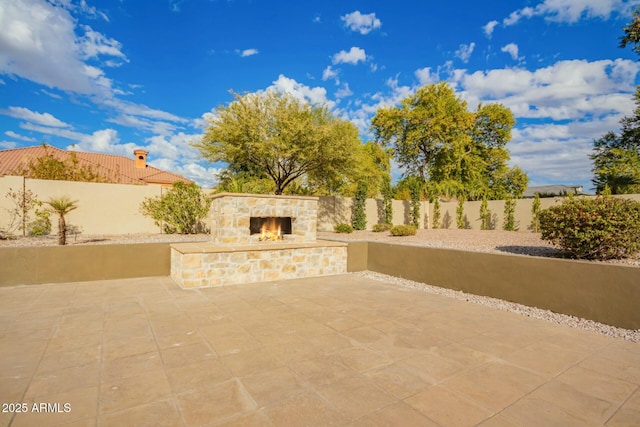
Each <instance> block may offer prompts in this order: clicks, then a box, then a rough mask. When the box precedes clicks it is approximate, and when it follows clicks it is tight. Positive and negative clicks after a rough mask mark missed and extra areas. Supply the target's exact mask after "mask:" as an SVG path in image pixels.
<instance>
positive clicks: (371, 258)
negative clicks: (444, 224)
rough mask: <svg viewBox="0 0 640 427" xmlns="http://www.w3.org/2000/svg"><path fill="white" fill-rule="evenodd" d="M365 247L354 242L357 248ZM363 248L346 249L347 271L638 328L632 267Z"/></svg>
mask: <svg viewBox="0 0 640 427" xmlns="http://www.w3.org/2000/svg"><path fill="white" fill-rule="evenodd" d="M349 249H350V250H351V246H349ZM364 249H365V248H364V246H363V245H362V244H361V243H359V248H358V252H361V251H363V250H364ZM366 250H367V252H366V257H365V256H364V255H363V254H358V255H357V256H353V257H352V256H351V254H350V260H351V264H350V267H351V269H350V271H358V270H364V269H365V265H366V269H367V270H371V271H375V272H379V273H383V274H388V275H390V276H395V277H401V278H405V279H409V280H414V281H417V282H421V283H427V284H429V285H434V286H440V287H443V288H448V289H453V290H459V291H463V292H467V293H470V294H475V295H483V296H488V297H493V298H498V299H502V300H506V301H512V302H516V303H520V304H523V305H527V306H531V307H537V308H541V309H547V310H551V311H554V312H557V313H563V314H568V315H571V316H577V317H582V318H585V319H590V320H595V321H597V322H601V323H604V324H607V325H613V326H618V327H621V328H627V329H640V310H639V309H638V301H640V268H637V267H631V266H624V265H615V264H602V263H594V262H587V261H574V260H565V259H555V258H543V257H533V256H526V255H512V254H495V253H484V252H469V251H461V250H454V249H441V248H428V247H418V246H407V245H400V244H389V243H377V242H368V244H367V247H366ZM365 258H366V262H365V260H364V259H365Z"/></svg>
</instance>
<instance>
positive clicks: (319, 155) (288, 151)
mask: <svg viewBox="0 0 640 427" xmlns="http://www.w3.org/2000/svg"><path fill="white" fill-rule="evenodd" d="M234 96H235V101H233V102H231V103H230V104H229V105H227V106H220V107H218V108H217V109H216V111H215V114H213V115H212V117H213V118H212V119H211V120H210V121H209V127H208V129H207V130H206V132H205V135H204V137H203V138H202V140H201V141H200V142H198V143H196V144H195V147H197V148H198V149H199V150H200V153H201V155H202V156H203V157H204V158H206V159H208V160H210V161H212V162H218V161H224V162H226V163H227V164H228V165H229V168H230V170H232V171H236V172H238V171H244V172H246V173H248V174H250V175H251V176H256V177H260V178H262V177H268V178H269V179H271V180H272V181H273V183H274V192H275V193H276V194H282V193H283V192H284V190H285V189H286V188H287V186H289V185H290V184H291V183H292V182H294V181H296V180H304V182H307V183H316V182H318V183H323V185H324V184H326V183H331V185H333V184H335V185H337V184H336V183H339V182H341V179H342V178H343V177H344V176H345V174H346V173H347V172H350V171H353V170H355V169H356V167H355V166H356V163H357V156H358V153H361V150H363V148H362V144H361V143H360V138H359V136H358V129H357V127H356V126H355V125H354V124H353V123H351V122H350V121H347V120H342V119H339V118H336V117H333V116H332V115H331V113H330V112H329V110H328V109H327V108H326V106H312V105H309V104H308V103H306V102H300V101H298V100H297V99H296V98H294V97H293V96H292V95H288V94H278V93H275V92H273V91H268V92H264V93H250V94H246V95H243V96H240V95H237V94H234Z"/></svg>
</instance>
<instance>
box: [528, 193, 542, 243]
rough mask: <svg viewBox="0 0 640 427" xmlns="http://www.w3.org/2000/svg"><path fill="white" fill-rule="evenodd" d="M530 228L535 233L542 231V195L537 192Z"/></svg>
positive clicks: (532, 205)
mask: <svg viewBox="0 0 640 427" xmlns="http://www.w3.org/2000/svg"><path fill="white" fill-rule="evenodd" d="M529 229H530V230H531V231H533V232H534V233H539V232H540V195H539V194H538V193H536V195H535V197H534V198H533V203H532V204H531V224H530V225H529Z"/></svg>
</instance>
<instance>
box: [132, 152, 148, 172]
mask: <svg viewBox="0 0 640 427" xmlns="http://www.w3.org/2000/svg"><path fill="white" fill-rule="evenodd" d="M147 154H149V152H148V151H144V150H133V155H134V156H135V157H136V168H137V169H144V168H146V167H147Z"/></svg>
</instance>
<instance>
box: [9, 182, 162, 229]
mask: <svg viewBox="0 0 640 427" xmlns="http://www.w3.org/2000/svg"><path fill="white" fill-rule="evenodd" d="M23 182H24V186H25V188H26V189H27V190H31V191H33V193H35V195H36V197H37V198H38V200H41V201H46V200H49V198H51V197H54V198H55V197H60V196H65V195H68V196H69V197H70V198H71V199H72V200H77V201H78V203H77V205H78V208H77V209H76V210H74V211H72V212H70V213H69V214H68V215H67V216H66V220H67V224H68V225H73V226H76V227H79V228H80V231H81V232H82V233H83V234H133V233H159V232H160V228H159V227H158V226H156V225H155V224H154V223H153V220H152V219H150V218H147V217H145V216H143V215H142V214H140V204H141V203H142V201H143V200H144V199H145V198H147V197H154V196H159V195H161V194H162V191H163V188H162V186H160V185H156V184H152V185H126V184H104V183H94V182H71V181H50V180H40V179H28V178H27V179H24V178H22V177H14V176H4V177H0V196H1V197H0V227H4V226H6V224H7V223H8V222H9V220H10V218H9V213H8V211H7V210H8V209H11V208H12V207H13V204H12V202H11V201H10V200H9V199H8V198H6V197H4V195H6V194H7V192H8V191H9V188H12V189H13V190H17V189H20V190H22V188H23ZM164 191H166V189H164ZM51 223H52V226H53V227H52V233H53V234H55V233H57V224H58V222H57V217H56V216H55V215H52V216H51ZM16 233H20V232H19V231H18V232H16Z"/></svg>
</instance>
